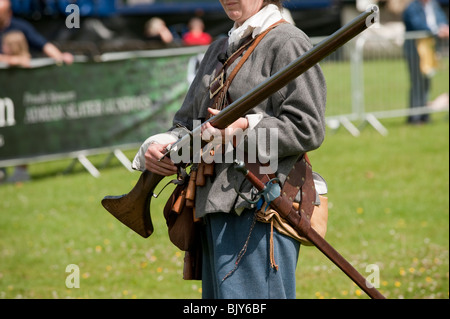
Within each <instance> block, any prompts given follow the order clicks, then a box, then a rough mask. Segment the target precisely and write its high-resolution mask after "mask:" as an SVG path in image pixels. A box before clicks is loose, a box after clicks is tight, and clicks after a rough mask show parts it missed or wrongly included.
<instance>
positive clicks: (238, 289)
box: [134, 0, 326, 299]
mask: <svg viewBox="0 0 450 319" xmlns="http://www.w3.org/2000/svg"><path fill="white" fill-rule="evenodd" d="M221 3H222V6H223V7H224V10H225V12H226V13H227V14H228V16H229V17H230V19H232V20H233V21H235V25H234V27H233V29H231V31H230V32H229V38H228V41H227V43H226V45H227V49H226V55H225V58H228V57H230V56H232V54H233V53H234V52H235V51H236V50H238V48H240V46H241V45H242V44H243V41H244V40H245V39H248V38H249V37H253V38H254V37H257V36H258V35H259V34H261V33H262V32H264V31H266V30H267V29H269V27H270V26H272V25H273V24H274V23H276V22H278V21H280V20H281V19H282V15H281V12H280V8H281V1H263V0H257V1H254V0H239V1H226V0H221ZM223 44H224V42H223V41H220V40H218V41H216V42H214V43H213V44H211V46H210V47H209V49H208V51H207V53H206V54H205V57H204V59H203V61H202V63H201V65H200V68H199V70H198V73H197V76H196V78H195V79H194V81H193V83H192V85H191V87H190V89H189V91H188V93H187V96H186V98H185V101H184V103H183V105H182V106H181V108H180V110H179V111H178V112H177V113H176V115H175V117H174V127H173V129H174V128H175V127H177V126H183V127H186V128H187V129H189V130H192V129H193V126H194V125H195V123H197V122H196V121H198V120H200V121H201V120H204V119H205V118H207V117H208V114H213V115H214V114H217V112H218V111H217V110H212V109H210V108H209V107H210V104H211V97H210V85H211V84H212V83H213V82H214V80H215V78H216V74H215V70H216V66H217V63H218V57H219V58H221V57H222V58H223V57H224V55H223V52H224V49H223V48H224V45H223ZM311 48H312V45H311V43H310V41H309V39H308V37H307V36H306V35H305V34H304V33H303V32H302V31H301V30H299V29H298V28H296V27H295V26H293V25H291V24H288V23H281V24H279V25H277V26H276V27H275V28H273V29H272V30H271V31H270V32H268V34H267V35H266V36H265V37H264V38H263V40H262V41H261V42H260V43H259V44H258V46H257V47H256V49H255V50H254V51H253V53H252V54H251V55H250V57H249V59H248V60H247V61H246V62H245V63H244V64H243V66H242V68H241V69H240V70H239V72H238V73H237V75H236V77H235V79H234V80H233V82H232V83H231V86H230V87H229V89H228V94H229V98H230V100H231V101H235V100H236V99H238V98H239V97H240V96H242V95H244V94H245V93H246V92H248V91H250V90H251V89H253V88H254V87H255V86H257V85H258V84H260V83H261V82H263V81H265V80H267V79H268V78H269V77H270V76H272V75H273V74H275V73H276V72H278V71H279V70H280V69H282V68H283V67H285V66H286V65H288V64H289V63H290V62H291V61H293V60H295V59H296V58H298V57H299V56H301V55H302V54H304V53H305V52H306V51H308V50H309V49H311ZM239 61H240V58H238V59H237V60H236V61H234V62H233V63H232V64H231V65H230V66H229V67H228V69H227V75H229V74H230V73H231V72H232V70H233V69H234V67H235V66H236V65H237V64H238V63H239ZM325 105H326V83H325V79H324V77H323V74H322V71H321V69H320V67H319V66H318V65H317V66H315V67H313V68H311V69H310V70H309V71H307V72H306V73H305V74H303V75H302V76H300V77H298V78H297V79H295V80H294V81H292V82H291V83H289V84H288V85H286V86H285V87H284V88H283V89H281V90H280V91H278V92H277V93H275V94H274V95H272V96H271V97H270V98H269V99H267V100H266V101H264V102H262V103H261V104H259V105H258V106H256V107H255V108H254V109H253V110H252V111H251V112H250V113H249V114H248V115H247V116H246V117H244V118H241V119H239V120H237V121H236V122H235V123H233V124H232V125H230V126H229V127H228V129H227V130H217V129H214V128H213V127H211V126H210V124H205V125H204V132H208V133H209V135H213V136H218V135H220V136H223V139H224V140H227V137H229V136H233V134H234V133H235V132H236V131H240V130H241V131H245V132H246V133H247V134H246V136H247V137H246V138H243V139H241V141H240V143H241V144H239V143H238V144H239V145H235V146H236V148H238V147H239V146H242V145H243V146H242V147H243V148H244V149H245V150H247V151H248V150H249V149H251V148H252V147H253V146H254V147H255V150H256V158H257V159H260V160H261V159H263V160H264V159H265V160H266V161H267V159H268V158H267V157H268V156H267V154H266V153H267V150H270V148H271V147H272V151H273V149H274V145H273V144H274V143H273V139H270V136H271V135H276V137H277V138H276V143H275V144H276V145H275V148H276V157H275V160H276V161H277V163H276V165H274V167H276V168H277V171H276V175H277V177H278V178H280V180H281V181H282V182H283V181H284V179H285V178H286V176H287V175H288V174H289V172H290V170H291V169H292V167H293V165H294V164H295V163H296V161H297V160H298V159H299V158H300V157H302V156H303V155H304V154H305V153H307V152H309V151H312V150H314V149H317V148H318V147H319V146H320V145H321V144H322V142H323V140H324V136H325ZM274 133H275V134H274ZM248 136H251V137H252V138H248ZM175 140H176V135H175V134H172V133H171V131H169V132H167V133H163V134H159V135H157V136H153V137H151V138H149V139H148V140H147V141H146V143H144V145H143V146H142V148H141V150H140V152H139V153H138V154H137V156H136V158H135V161H134V168H135V169H138V170H144V169H147V170H149V171H151V172H154V173H156V174H160V175H165V176H168V175H172V174H175V173H176V172H177V167H176V165H175V163H174V162H173V161H172V160H171V159H169V158H165V159H164V160H163V161H159V159H160V158H161V156H162V153H163V151H164V149H165V147H166V146H167V145H168V144H171V143H173V142H174V141H175ZM228 140H229V139H228ZM271 141H272V142H271ZM252 143H253V144H255V145H251V144H252ZM271 144H272V145H271ZM232 151H233V150H232ZM271 155H273V154H271ZM270 160H271V161H273V160H274V157H273V156H271V157H270ZM272 164H274V163H271V166H272ZM214 166H215V167H214V170H215V173H214V176H213V177H212V178H208V179H207V181H206V185H205V186H202V187H197V190H196V200H195V211H196V217H198V218H202V220H203V223H204V226H203V241H202V244H203V271H202V280H203V286H202V291H203V297H204V298H250V299H253V298H256V299H260V298H295V270H296V266H297V259H298V254H299V249H300V243H299V242H298V241H296V240H294V239H292V238H290V237H287V236H284V235H282V234H280V233H278V232H276V231H273V232H272V230H271V227H270V224H263V223H259V222H256V223H255V211H256V208H255V207H254V206H255V205H252V204H250V203H248V202H247V201H245V200H243V199H242V198H241V197H240V196H239V195H238V193H237V191H236V189H238V190H239V191H240V192H242V193H243V194H244V195H246V196H247V197H251V190H252V186H251V185H250V184H249V183H248V182H247V181H246V180H245V179H244V177H243V176H242V174H240V173H238V172H236V171H235V170H234V168H233V163H232V162H230V161H216V164H215V165H214ZM271 245H273V246H272V247H274V258H275V260H276V262H277V264H278V267H277V269H275V268H273V267H271V266H270V263H269V259H270V256H269V255H270V251H271Z"/></svg>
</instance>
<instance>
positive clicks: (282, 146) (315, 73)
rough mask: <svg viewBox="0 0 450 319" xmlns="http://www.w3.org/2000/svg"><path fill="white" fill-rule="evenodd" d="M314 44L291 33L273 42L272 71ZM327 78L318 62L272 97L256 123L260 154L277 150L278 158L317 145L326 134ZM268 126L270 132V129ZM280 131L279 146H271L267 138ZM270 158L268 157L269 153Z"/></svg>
mask: <svg viewBox="0 0 450 319" xmlns="http://www.w3.org/2000/svg"><path fill="white" fill-rule="evenodd" d="M311 48H312V45H311V44H310V42H309V41H308V40H307V39H306V37H303V36H300V35H298V36H291V37H290V38H289V39H288V41H284V42H283V43H280V45H273V46H272V50H273V51H274V52H272V55H273V56H274V57H275V58H274V59H273V64H272V69H271V75H273V74H275V73H276V72H278V71H279V70H281V69H282V68H284V67H285V66H286V65H288V64H289V63H290V62H292V61H294V60H295V59H297V58H298V57H299V56H301V55H302V54H304V53H305V52H306V51H308V50H309V49H311ZM326 95H327V90H326V82H325V78H324V76H323V73H322V70H321V68H320V66H319V65H316V66H314V67H312V68H311V69H309V70H308V71H307V72H305V73H304V74H302V75H301V76H299V77H298V78H296V79H295V80H293V81H292V82H290V83H289V84H287V85H286V86H285V87H284V88H283V89H281V90H280V91H278V92H277V93H275V94H274V95H273V96H272V97H271V98H270V103H269V104H268V105H269V106H268V109H267V112H266V114H264V117H263V119H262V120H261V121H260V122H259V123H258V125H256V127H255V134H256V143H257V147H258V155H259V156H260V158H264V157H265V155H269V153H270V158H272V156H273V155H274V151H276V153H277V156H278V158H283V157H288V156H300V155H301V154H303V153H306V152H309V151H312V150H314V149H317V148H318V147H319V146H320V145H321V144H322V142H323V140H324V138H325V106H326ZM267 130H268V132H267ZM274 133H275V134H277V135H278V139H277V141H278V145H277V148H278V149H277V150H270V145H272V146H273V143H271V142H270V140H269V139H268V138H264V137H261V136H260V135H261V134H265V135H266V136H273V134H274ZM266 160H269V157H268V156H267V157H266Z"/></svg>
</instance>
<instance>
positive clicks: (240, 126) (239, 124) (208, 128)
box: [202, 108, 248, 144]
mask: <svg viewBox="0 0 450 319" xmlns="http://www.w3.org/2000/svg"><path fill="white" fill-rule="evenodd" d="M208 112H209V113H211V114H212V115H213V116H214V115H217V114H219V112H220V111H219V110H215V109H212V108H208ZM247 128H248V120H247V119H246V118H245V117H241V118H239V119H237V120H236V121H235V122H233V123H232V124H231V125H229V126H228V127H227V128H226V129H223V130H220V129H217V128H215V127H213V126H212V125H211V124H210V123H205V124H204V125H203V126H202V134H205V133H207V135H208V136H211V137H214V136H222V144H225V143H227V142H228V141H229V140H230V138H231V137H232V136H234V135H235V132H236V130H242V132H243V131H245V130H246V129H247ZM205 135H206V134H205ZM206 142H209V141H206ZM233 142H234V143H235V141H233Z"/></svg>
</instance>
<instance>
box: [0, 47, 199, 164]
mask: <svg viewBox="0 0 450 319" xmlns="http://www.w3.org/2000/svg"><path fill="white" fill-rule="evenodd" d="M196 55H197V53H190V54H179V55H177V54H172V55H171V56H163V55H160V56H158V57H153V58H152V57H134V58H126V59H121V60H116V61H109V62H100V63H95V62H85V63H74V64H72V65H70V66H56V65H49V66H44V67H38V68H32V69H20V68H6V69H0V165H1V164H2V162H3V164H5V162H6V161H13V160H21V161H23V160H30V161H31V160H33V159H35V158H37V157H41V156H48V155H52V154H67V153H71V152H76V151H82V150H91V149H98V148H108V147H110V148H114V147H118V146H121V145H129V144H138V143H141V142H143V141H144V140H145V139H146V138H147V137H149V136H150V135H153V134H155V133H158V132H161V131H164V130H167V129H168V128H169V127H170V126H171V122H172V118H173V115H174V112H175V111H176V110H177V109H178V108H179V107H180V105H181V103H182V101H183V98H184V96H185V94H186V92H187V89H188V86H189V81H188V76H189V74H188V66H189V65H190V64H192V63H195V59H196ZM191 76H192V75H191Z"/></svg>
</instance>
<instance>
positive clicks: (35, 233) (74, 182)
mask: <svg viewBox="0 0 450 319" xmlns="http://www.w3.org/2000/svg"><path fill="white" fill-rule="evenodd" d="M383 124H384V125H385V126H386V127H387V128H388V130H389V135H388V136H387V137H383V136H381V135H379V134H378V133H377V132H375V131H374V130H372V129H371V128H366V129H365V130H363V131H362V134H361V136H360V137H359V138H354V137H352V136H351V135H350V134H349V133H347V132H346V131H345V130H343V129H342V130H339V131H338V132H336V133H334V134H331V133H330V134H329V135H328V136H327V138H326V141H325V143H324V144H323V146H322V147H321V148H320V149H319V150H317V151H315V152H312V153H311V154H310V158H311V161H312V164H313V168H314V170H315V171H317V172H319V173H320V174H321V175H323V176H324V177H325V178H326V180H327V182H328V186H329V195H328V196H329V201H330V210H329V214H330V215H329V223H328V233H327V236H326V239H327V240H328V241H329V242H330V243H331V244H332V245H333V246H334V247H335V248H336V249H337V250H338V251H339V252H340V253H341V254H342V255H343V256H344V257H345V258H347V259H348V260H349V261H350V262H351V263H352V264H353V265H354V266H355V267H356V268H357V269H358V270H359V271H360V272H361V273H362V274H363V275H366V276H369V275H370V274H371V272H370V269H373V268H367V269H369V272H367V271H366V267H367V266H369V267H373V265H376V266H377V267H379V279H380V281H379V283H380V291H381V292H382V293H383V294H384V295H385V296H386V297H388V298H421V299H422V298H440V299H441V298H445V299H447V298H448V296H449V295H448V294H449V196H448V195H449V178H448V176H449V123H448V113H447V114H435V115H433V123H432V124H430V125H426V126H414V127H412V126H407V125H405V124H404V119H395V120H384V121H383ZM135 151H136V150H131V151H129V152H126V154H127V155H128V157H129V158H132V157H133V156H134V153H135ZM90 159H91V160H92V162H93V163H94V164H95V165H97V166H100V164H101V163H102V161H103V160H104V156H93V157H91V158H90ZM69 163H70V161H69V160H62V161H54V162H49V163H36V164H32V165H30V167H29V171H30V173H31V176H32V181H30V182H26V183H18V184H7V185H1V186H0V214H1V217H0V298H138V299H140V298H201V282H199V281H183V280H182V267H183V253H182V252H180V251H179V250H177V248H176V247H174V246H173V245H172V244H171V243H170V242H169V240H168V237H167V234H166V226H165V221H164V219H163V217H162V207H163V205H164V204H165V201H166V199H167V197H168V196H169V194H170V189H166V190H165V191H164V192H163V194H162V195H161V197H160V198H159V199H156V200H154V202H153V204H152V209H151V210H152V212H153V213H152V217H153V222H154V225H155V233H154V234H153V235H152V236H151V237H150V238H148V239H143V238H141V237H140V236H138V235H136V234H135V233H134V232H132V231H130V230H128V229H127V228H126V227H125V226H123V225H122V224H120V223H119V222H118V221H117V220H115V219H114V218H113V217H112V216H111V215H109V213H107V212H106V211H105V210H104V209H103V208H102V206H101V204H100V201H101V199H102V198H103V196H105V195H118V194H123V193H126V192H128V191H129V190H130V189H131V188H132V187H133V186H134V184H135V182H136V181H137V179H138V177H139V174H138V173H137V172H135V173H130V172H128V171H127V170H126V169H124V168H123V167H122V166H121V165H120V164H119V163H118V162H114V163H113V165H110V166H109V167H107V168H104V169H102V170H101V173H102V175H101V177H100V178H98V179H95V178H93V177H92V176H90V175H89V174H88V173H87V172H86V171H84V169H83V168H82V167H81V166H77V167H76V168H75V171H74V172H73V173H71V174H62V173H61V172H62V171H63V170H64V169H65V168H66V167H67V166H68V165H69ZM163 184H164V183H160V185H161V186H162V185H163ZM171 189H173V188H171ZM71 264H75V265H77V266H78V267H79V271H80V288H78V289H77V288H74V289H69V288H67V287H66V278H67V276H69V275H70V272H66V267H67V266H68V265H71ZM296 276H297V298H304V299H319V298H327V299H328V298H348V299H355V298H367V296H366V295H365V294H364V293H363V292H362V291H361V290H360V289H359V288H358V287H356V286H355V285H354V284H353V283H352V282H351V281H350V279H348V278H347V277H346V276H345V275H344V274H343V273H342V272H341V271H340V270H339V269H338V268H336V267H335V266H334V265H333V264H332V263H331V262H330V261H328V259H327V258H326V257H324V256H323V255H322V254H321V253H320V252H319V251H318V250H317V249H315V248H314V247H302V249H301V253H300V259H299V266H298V269H297V273H296Z"/></svg>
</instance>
